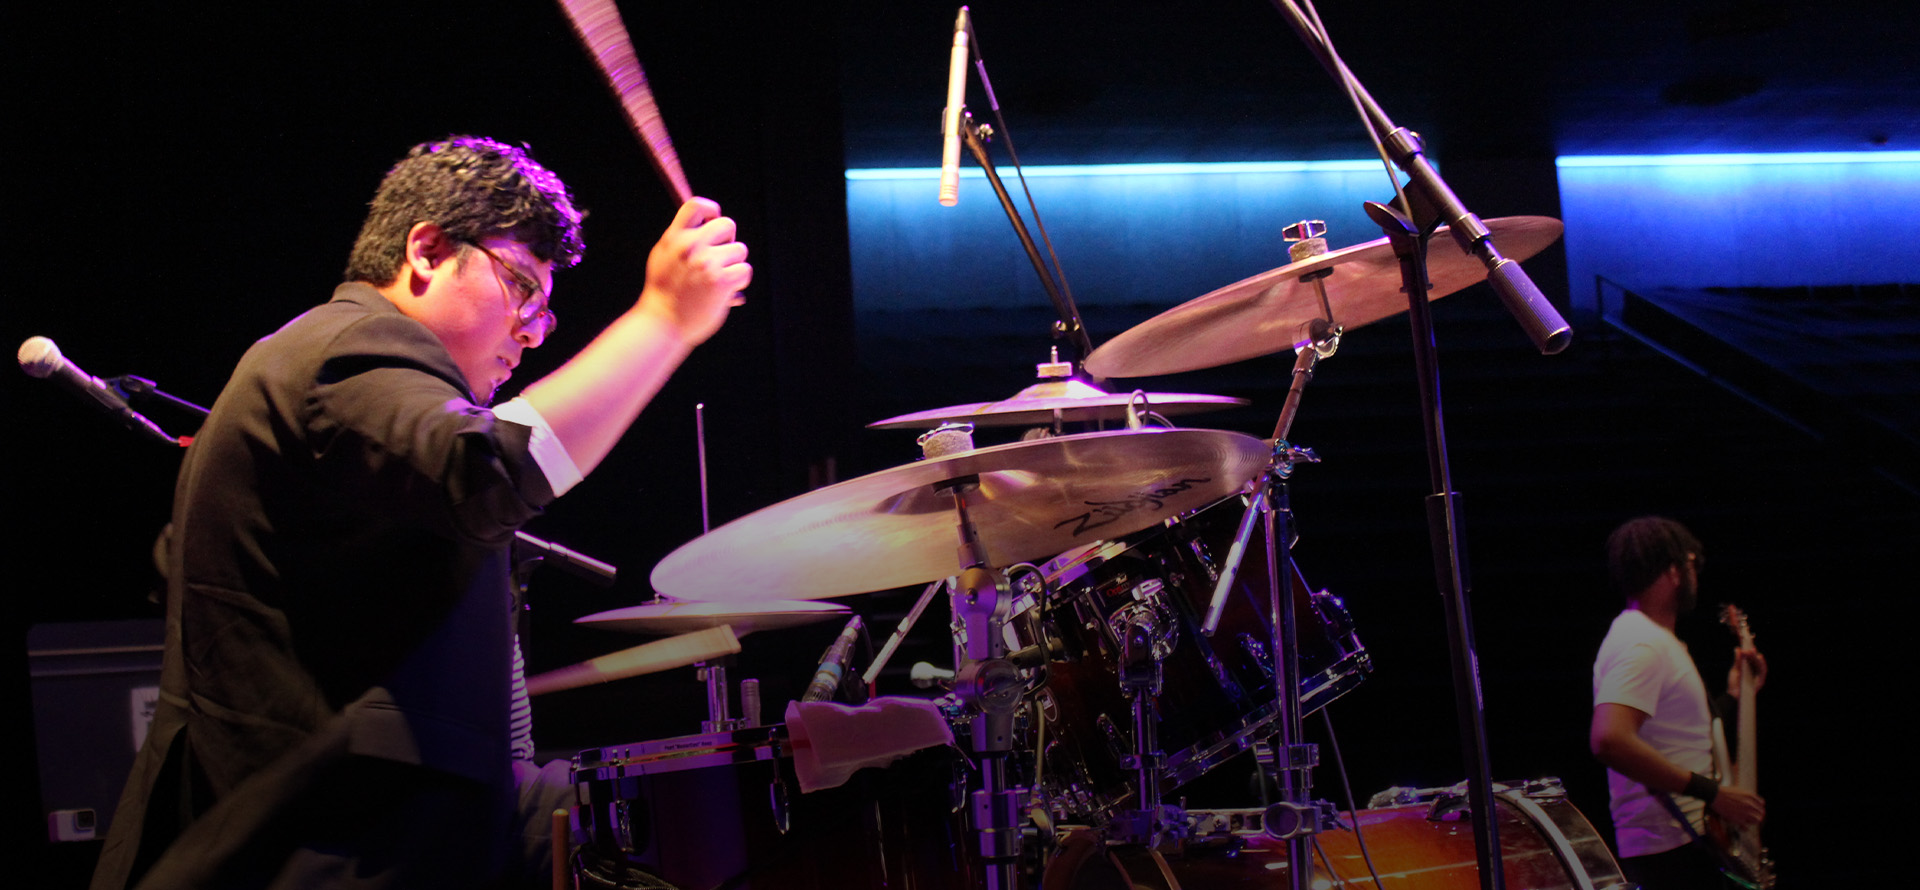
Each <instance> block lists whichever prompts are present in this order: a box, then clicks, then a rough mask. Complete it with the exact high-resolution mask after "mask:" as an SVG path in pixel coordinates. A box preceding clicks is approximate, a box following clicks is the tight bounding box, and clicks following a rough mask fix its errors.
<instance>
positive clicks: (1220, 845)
mask: <svg viewBox="0 0 1920 890" xmlns="http://www.w3.org/2000/svg"><path fill="white" fill-rule="evenodd" d="M1503 786H1504V787H1503ZM1427 793H1428V794H1432V795H1433V796H1431V797H1428V798H1427V799H1425V800H1424V801H1423V802H1414V803H1407V804H1403V805H1400V806H1392V807H1385V808H1380V809H1367V810H1361V811H1360V812H1359V813H1357V814H1356V813H1342V814H1341V817H1340V821H1341V825H1342V826H1343V827H1341V828H1337V829H1334V830H1332V831H1323V832H1321V833H1319V834H1317V835H1314V837H1315V839H1316V845H1317V847H1318V850H1317V852H1316V853H1315V854H1314V861H1313V879H1314V881H1313V885H1314V886H1316V887H1366V888H1369V890H1371V888H1372V887H1373V886H1374V884H1373V877H1372V875H1371V874H1369V872H1368V869H1367V861H1366V858H1365V857H1364V856H1362V855H1361V851H1360V844H1359V841H1358V839H1357V838H1356V837H1355V834H1354V831H1355V829H1358V830H1359V831H1360V832H1361V833H1363V834H1364V835H1365V837H1366V843H1367V852H1368V853H1370V854H1371V855H1372V857H1373V865H1374V868H1375V869H1377V870H1378V872H1379V875H1380V887H1381V888H1382V890H1395V888H1399V890H1478V888H1479V887H1480V870H1479V866H1478V865H1477V864H1476V860H1475V855H1474V840H1473V822H1472V817H1471V815H1470V814H1469V813H1468V811H1467V810H1466V808H1465V806H1464V802H1465V794H1464V792H1463V791H1462V790H1461V789H1460V788H1458V787H1455V788H1450V789H1445V790H1443V791H1438V792H1427ZM1494 801H1495V802H1494V807H1495V809H1496V810H1497V811H1498V817H1497V818H1498V822H1497V825H1498V830H1499V833H1500V858H1501V863H1502V869H1503V870H1504V871H1505V873H1506V879H1507V881H1506V885H1507V887H1508V888H1509V890H1625V888H1626V887H1627V886H1628V883H1627V879H1626V878H1625V876H1623V875H1622V874H1621V873H1620V866H1619V863H1618V862H1616V861H1615V860H1614V858H1613V854H1612V852H1610V851H1609V850H1608V849H1607V844H1606V841H1604V840H1602V839H1601V838H1600V835H1599V833H1598V832H1596V831H1594V829H1593V824H1592V823H1590V822H1588V821H1587V818H1586V817H1585V816H1583V815H1581V814H1580V811H1579V810H1578V809H1577V808H1575V807H1574V805H1573V804H1572V803H1571V802H1569V801H1568V800H1567V799H1566V793H1565V791H1564V790H1563V789H1562V788H1561V787H1560V783H1559V780H1558V779H1543V780H1540V781H1536V782H1527V783H1502V785H1496V793H1495V797H1494ZM1261 813H1262V811H1261V810H1216V811H1206V812H1194V813H1189V814H1188V815H1189V820H1190V822H1191V823H1192V824H1193V825H1194V829H1195V830H1194V834H1193V837H1192V838H1191V839H1190V840H1188V842H1187V843H1186V844H1185V846H1184V847H1183V848H1182V849H1181V850H1179V851H1178V852H1176V853H1174V854H1172V855H1169V856H1167V863H1168V866H1169V867H1170V869H1171V870H1172V872H1173V874H1174V877H1176V878H1178V879H1179V881H1180V884H1181V886H1183V887H1186V888H1191V890H1224V888H1239V887H1247V888H1252V887H1263V888H1264V887H1277V886H1284V885H1285V884H1286V883H1287V873H1286V869H1287V868H1288V866H1289V863H1288V860H1287V844H1286V842H1285V841H1280V840H1274V839H1273V838H1270V837H1268V836H1267V835H1266V833H1265V832H1264V831H1263V830H1261V826H1260V824H1259V823H1260V818H1261ZM1117 852H1119V854H1120V859H1121V861H1122V862H1124V863H1125V864H1126V867H1127V872H1128V874H1129V875H1131V876H1132V878H1133V880H1134V884H1135V886H1136V887H1145V888H1152V890H1159V888H1162V887H1165V886H1166V884H1165V883H1164V878H1163V876H1162V875H1161V874H1160V870H1159V868H1158V866H1157V865H1155V864H1154V863H1153V862H1152V860H1151V859H1150V858H1149V856H1148V854H1147V853H1146V852H1145V851H1144V850H1142V849H1139V848H1133V849H1130V850H1129V849H1120V850H1118V851H1117Z"/></svg>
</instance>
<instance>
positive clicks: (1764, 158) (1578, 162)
mask: <svg viewBox="0 0 1920 890" xmlns="http://www.w3.org/2000/svg"><path fill="white" fill-rule="evenodd" d="M1913 163H1920V151H1805V152H1779V153H1775V154H1760V153H1742V154H1701V155H1567V156H1564V157H1558V158H1554V159H1553V165H1554V166H1555V167H1562V168H1565V167H1751V166H1757V165H1762V164H1913Z"/></svg>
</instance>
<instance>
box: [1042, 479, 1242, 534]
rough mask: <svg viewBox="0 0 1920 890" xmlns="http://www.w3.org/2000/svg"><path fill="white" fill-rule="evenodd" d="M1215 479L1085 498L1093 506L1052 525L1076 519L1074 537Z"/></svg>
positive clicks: (1064, 523) (1159, 505)
mask: <svg viewBox="0 0 1920 890" xmlns="http://www.w3.org/2000/svg"><path fill="white" fill-rule="evenodd" d="M1212 481H1213V479H1212V478H1211V477H1209V478H1206V479H1181V480H1180V481H1178V482H1172V483H1169V484H1167V485H1164V486H1162V487H1160V488H1150V489H1147V490H1146V491H1141V492H1136V493H1134V494H1132V495H1129V496H1127V497H1125V498H1122V499H1120V500H1117V501H1085V502H1084V503H1085V504H1086V505H1087V506H1089V507H1092V508H1093V509H1091V510H1088V511H1087V512H1085V513H1082V514H1080V515H1078V516H1069V517H1067V518H1066V519H1062V520H1060V521H1059V522H1056V523H1054V524H1053V527H1054V528H1059V527H1060V526H1063V525H1066V524H1067V523H1069V522H1077V523H1079V524H1078V525H1076V526H1074V527H1073V534H1074V536H1075V537H1078V536H1080V535H1083V534H1086V533H1087V532H1090V531H1092V530H1094V529H1096V528H1101V527H1103V526H1107V525H1112V524H1113V523H1115V522H1118V521H1120V518H1121V517H1123V516H1126V515H1127V514H1128V513H1132V512H1133V511H1135V510H1138V509H1140V508H1141V507H1149V508H1152V509H1154V510H1158V509H1160V508H1161V507H1163V506H1165V505H1166V502H1167V498H1170V497H1173V496H1174V495H1176V494H1179V493H1181V492H1184V491H1189V490H1191V489H1192V488H1193V487H1194V486H1195V485H1197V484H1199V483H1202V482H1212Z"/></svg>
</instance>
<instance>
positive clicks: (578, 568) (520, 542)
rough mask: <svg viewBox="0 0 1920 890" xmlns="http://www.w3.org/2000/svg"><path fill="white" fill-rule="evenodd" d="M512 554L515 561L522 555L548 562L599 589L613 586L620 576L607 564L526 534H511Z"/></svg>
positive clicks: (614, 568)
mask: <svg viewBox="0 0 1920 890" xmlns="http://www.w3.org/2000/svg"><path fill="white" fill-rule="evenodd" d="M513 552H514V558H515V559H519V558H520V557H521V556H522V555H523V554H524V555H527V556H537V557H541V558H544V559H547V560H550V561H551V563H552V564H553V565H554V566H556V567H558V568H560V569H561V570H563V571H565V572H567V573H569V574H573V575H579V576H580V577H582V578H585V579H587V580H588V581H592V582H593V583H594V584H595V585H597V586H600V587H611V586H613V582H614V580H615V579H616V578H618V577H619V575H620V570H619V569H618V568H616V567H614V566H613V565H611V564H609V563H605V562H601V561H600V560H597V559H594V558H593V557H591V556H588V555H586V554H585V553H581V552H580V551H578V550H573V549H571V548H568V547H563V546H561V545H559V544H556V543H554V542H552V541H548V540H545V539H542V538H536V537H534V536H532V535H530V534H527V533H526V532H514V533H513Z"/></svg>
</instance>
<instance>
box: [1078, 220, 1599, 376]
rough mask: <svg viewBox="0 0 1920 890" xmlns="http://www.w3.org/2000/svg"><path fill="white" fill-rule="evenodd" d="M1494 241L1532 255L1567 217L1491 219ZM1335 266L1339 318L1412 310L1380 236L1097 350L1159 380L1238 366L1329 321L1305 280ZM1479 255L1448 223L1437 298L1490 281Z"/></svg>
mask: <svg viewBox="0 0 1920 890" xmlns="http://www.w3.org/2000/svg"><path fill="white" fill-rule="evenodd" d="M1486 223H1487V227H1488V228H1489V229H1492V230H1493V235H1494V243H1495V244H1496V245H1498V246H1499V248H1500V253H1501V255H1503V256H1505V257H1507V258H1508V259H1511V260H1515V261H1519V260H1524V259H1526V258H1528V257H1530V256H1533V255H1534V254H1536V253H1539V252H1540V251H1542V250H1545V249H1546V247H1547V245H1549V244H1552V243H1553V242H1554V241H1555V240H1556V239H1558V238H1559V237H1560V229H1561V225H1560V221H1559V220H1557V219H1553V218H1552V217H1546V216H1509V217H1503V218H1500V219H1490V220H1487V221H1486ZM1323 270H1325V271H1328V272H1329V274H1328V275H1327V277H1326V278H1325V279H1323V280H1324V282H1325V284H1326V289H1327V302H1328V303H1329V304H1330V305H1331V306H1332V308H1333V322H1334V324H1337V325H1340V326H1341V327H1343V328H1345V329H1346V330H1349V331H1351V330H1353V329H1354V328H1357V327H1360V326H1361V325H1365V324H1371V323H1373V322H1376V321H1379V320H1381V319H1383V318H1388V317H1390V316H1394V315H1398V314H1400V313H1402V312H1405V311H1406V310H1407V297H1406V294H1405V293H1403V292H1402V291H1401V287H1400V261H1399V260H1398V259H1397V258H1395V257H1394V255H1393V247H1392V245H1390V244H1388V243H1387V239H1385V238H1380V239H1377V240H1374V241H1368V242H1366V243H1365V244H1356V245H1353V246H1351V247H1343V248H1341V249H1339V250H1335V251H1331V252H1328V253H1323V254H1321V255H1319V256H1317V257H1311V258H1308V259H1305V260H1301V261H1300V262H1297V263H1290V264H1288V265H1285V266H1281V267H1280V268H1278V269H1272V270H1269V271H1266V272H1262V273H1260V274H1258V275H1255V276H1253V277H1252V278H1248V279H1246V280H1244V281H1237V282H1234V283H1233V284H1229V285H1227V286H1226V287H1223V288H1220V289H1219V290H1216V291H1214V292H1212V293H1210V294H1207V295H1205V296H1201V297H1196V298H1195V299H1192V300H1189V301H1187V302H1185V303H1182V304H1180V305H1179V306H1175V307H1174V308H1172V309H1169V310H1167V311H1165V312H1162V313H1160V314H1159V315H1156V316H1154V317H1153V318H1150V319H1147V320H1146V321H1144V322H1141V323H1140V324H1138V325H1135V326H1134V327H1133V328H1132V329H1130V330H1128V331H1127V332H1125V333H1123V334H1121V335H1120V336H1118V337H1115V338H1113V339H1111V340H1108V341H1107V342H1106V343H1104V344H1102V345H1101V346H1100V348H1098V349H1095V350H1094V351H1093V354H1092V355H1089V356H1087V360H1086V368H1087V370H1088V371H1089V372H1091V373H1093V374H1094V375H1096V376H1099V377H1151V376H1155V375H1159V374H1176V373H1179V372H1182V371H1195V370H1199V369H1201V368H1212V367H1217V366H1219V365H1225V364H1231V363H1233V362H1237V361H1242V360H1244V359H1250V358H1255V357H1257V356H1262V355H1270V354H1272V353H1276V352H1280V351H1282V350H1285V349H1290V348H1292V347H1293V346H1295V345H1296V344H1299V343H1304V342H1306V341H1307V340H1308V339H1309V337H1308V334H1307V326H1308V325H1309V324H1310V323H1312V321H1313V320H1314V319H1316V318H1319V317H1321V307H1320V297H1319V295H1318V294H1317V293H1315V291H1314V286H1313V285H1312V284H1311V283H1309V282H1308V281H1305V280H1303V276H1306V275H1308V273H1312V272H1320V271H1323ZM1486 278H1487V270H1486V267H1485V266H1484V265H1482V264H1481V263H1480V260H1479V258H1478V257H1475V256H1473V255H1472V254H1469V253H1467V252H1465V251H1463V250H1461V249H1460V245H1459V244H1458V243H1457V242H1455V241H1454V240H1453V238H1452V237H1451V236H1449V235H1448V234H1447V227H1446V226H1441V227H1440V229H1439V231H1437V232H1436V233H1435V234H1434V237H1433V238H1432V240H1431V241H1430V242H1429V247H1428V248H1427V280H1428V281H1429V282H1430V283H1431V287H1430V288H1429V289H1428V291H1427V298H1428V299H1429V300H1437V299H1439V298H1441V297H1444V296H1446V295H1447V294H1450V293H1453V292H1454V291H1457V290H1460V289H1461V288H1464V287H1467V286H1468V285H1471V284H1475V283H1478V282H1481V281H1485V280H1486Z"/></svg>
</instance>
